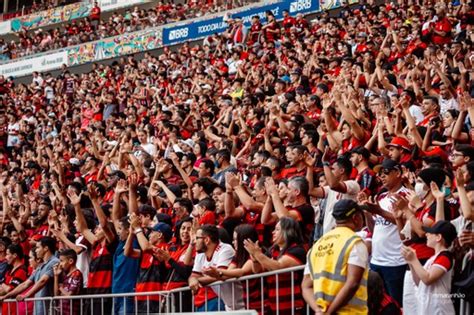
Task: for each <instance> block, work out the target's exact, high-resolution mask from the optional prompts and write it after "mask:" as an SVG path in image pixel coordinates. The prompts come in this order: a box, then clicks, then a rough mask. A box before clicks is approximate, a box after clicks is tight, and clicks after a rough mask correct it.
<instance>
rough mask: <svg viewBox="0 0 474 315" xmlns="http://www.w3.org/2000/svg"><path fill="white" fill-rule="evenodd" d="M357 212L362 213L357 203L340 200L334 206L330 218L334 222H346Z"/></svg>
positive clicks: (349, 200)
mask: <svg viewBox="0 0 474 315" xmlns="http://www.w3.org/2000/svg"><path fill="white" fill-rule="evenodd" d="M357 211H362V209H361V207H359V205H358V204H357V202H355V201H354V200H351V199H341V200H339V201H338V202H336V204H335V205H334V209H333V210H332V216H333V217H334V219H336V220H346V219H348V218H350V217H352V216H353V215H354V214H355V213H356V212H357Z"/></svg>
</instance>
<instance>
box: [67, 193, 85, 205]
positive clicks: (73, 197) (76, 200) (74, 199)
mask: <svg viewBox="0 0 474 315" xmlns="http://www.w3.org/2000/svg"><path fill="white" fill-rule="evenodd" d="M81 195H82V194H79V195H78V194H77V193H76V192H75V191H74V190H72V189H69V190H68V192H67V197H68V198H69V201H70V202H71V204H72V205H74V206H77V205H79V204H80V203H81Z"/></svg>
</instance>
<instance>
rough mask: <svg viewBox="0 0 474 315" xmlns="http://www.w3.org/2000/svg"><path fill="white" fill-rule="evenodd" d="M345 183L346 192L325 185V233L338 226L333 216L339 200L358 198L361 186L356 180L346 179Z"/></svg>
mask: <svg viewBox="0 0 474 315" xmlns="http://www.w3.org/2000/svg"><path fill="white" fill-rule="evenodd" d="M344 184H345V185H346V187H347V189H346V193H345V194H343V193H340V192H337V191H334V190H332V189H331V188H329V186H325V187H324V188H323V189H324V198H326V208H325V213H324V221H323V233H324V234H325V233H327V232H329V231H330V230H332V229H333V228H334V227H335V226H336V220H335V219H334V217H333V216H332V210H333V208H334V205H335V204H336V202H337V201H339V200H341V199H352V200H354V201H356V200H357V194H358V193H359V191H360V186H359V184H358V183H357V182H356V181H355V180H345V181H344Z"/></svg>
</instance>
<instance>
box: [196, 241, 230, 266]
mask: <svg viewBox="0 0 474 315" xmlns="http://www.w3.org/2000/svg"><path fill="white" fill-rule="evenodd" d="M234 255H235V251H234V249H233V248H232V246H230V245H229V244H226V243H222V242H219V244H218V245H217V247H216V249H215V250H214V254H213V255H212V258H211V260H208V259H207V257H206V254H204V253H200V254H197V255H196V259H195V260H194V266H193V272H196V273H202V271H203V270H205V269H208V268H209V267H216V268H219V267H225V268H227V267H229V265H230V263H231V261H232V258H233V257H234Z"/></svg>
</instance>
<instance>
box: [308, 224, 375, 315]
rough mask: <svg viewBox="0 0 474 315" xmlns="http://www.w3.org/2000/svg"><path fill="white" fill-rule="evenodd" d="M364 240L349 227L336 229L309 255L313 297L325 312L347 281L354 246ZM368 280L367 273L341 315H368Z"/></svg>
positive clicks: (366, 272) (313, 248) (310, 251)
mask: <svg viewBox="0 0 474 315" xmlns="http://www.w3.org/2000/svg"><path fill="white" fill-rule="evenodd" d="M360 241H362V239H361V238H360V237H359V236H357V235H356V234H355V233H354V231H352V230H350V229H348V228H343V227H340V228H336V229H334V230H332V231H331V232H328V233H326V235H323V237H321V239H320V240H319V241H318V242H316V243H315V244H314V245H313V247H312V248H311V249H310V250H309V252H308V262H309V264H308V266H309V271H310V274H311V279H312V281H313V282H314V298H315V300H316V303H317V304H318V306H320V307H321V308H322V309H323V311H326V310H327V308H328V307H329V305H330V304H331V303H332V302H333V301H334V299H335V297H336V296H337V294H338V292H339V290H340V289H341V288H342V287H343V286H344V284H345V282H346V281H347V272H348V259H349V256H350V252H351V250H352V248H353V247H354V245H355V244H356V243H358V242H360ZM367 278H368V270H367V269H366V270H364V274H363V277H362V279H361V281H360V285H359V287H358V289H357V292H355V294H354V296H353V297H352V298H351V299H350V301H348V302H347V303H346V304H345V305H344V306H343V307H342V308H341V309H340V310H339V312H340V313H341V314H351V315H353V314H367V312H368V308H367Z"/></svg>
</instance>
